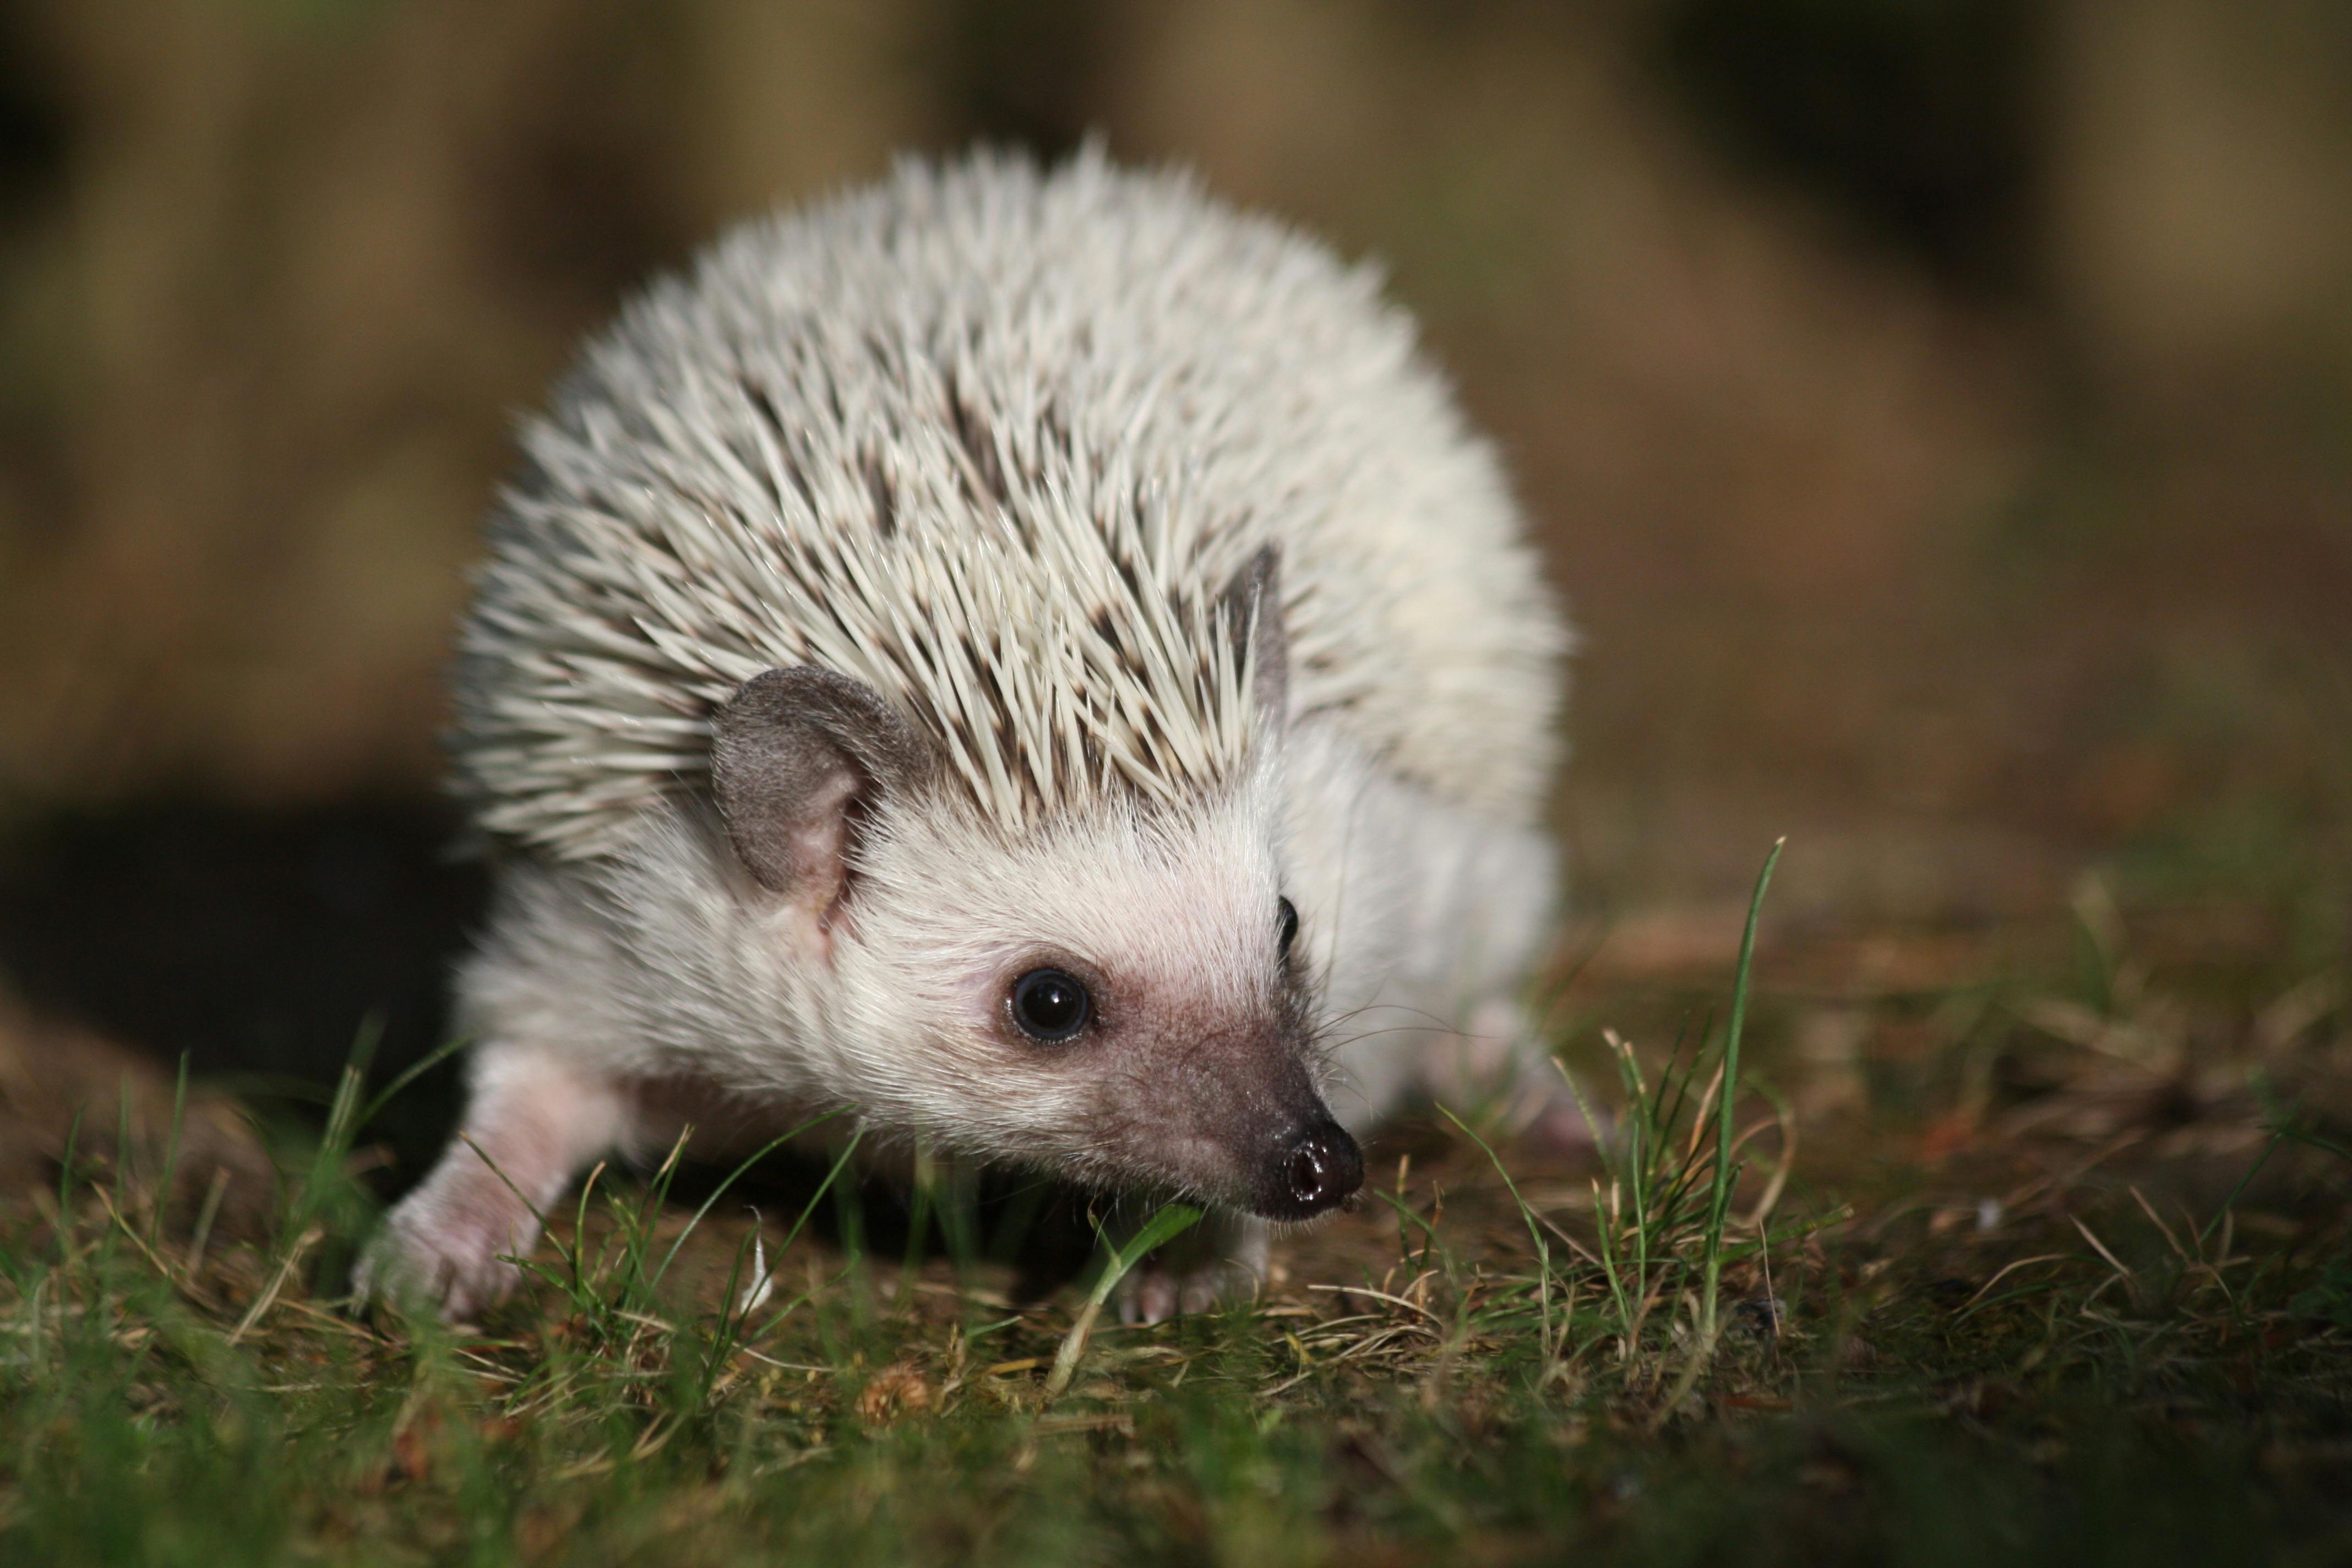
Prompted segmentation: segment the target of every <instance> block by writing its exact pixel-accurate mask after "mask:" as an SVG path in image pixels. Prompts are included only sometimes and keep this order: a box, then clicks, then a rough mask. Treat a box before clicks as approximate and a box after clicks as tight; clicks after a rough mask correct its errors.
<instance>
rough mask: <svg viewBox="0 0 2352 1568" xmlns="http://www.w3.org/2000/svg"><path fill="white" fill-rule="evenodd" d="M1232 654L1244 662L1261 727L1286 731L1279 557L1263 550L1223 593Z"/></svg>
mask: <svg viewBox="0 0 2352 1568" xmlns="http://www.w3.org/2000/svg"><path fill="white" fill-rule="evenodd" d="M1224 599H1225V605H1226V607H1227V611H1228V613H1229V614H1230V615H1231V616H1232V621H1231V625H1232V626H1233V628H1234V648H1235V651H1236V652H1239V653H1241V654H1243V655H1244V656H1246V657H1247V658H1248V659H1249V662H1250V669H1251V682H1250V698H1251V701H1252V703H1253V704H1254V706H1255V708H1256V709H1257V713H1258V720H1259V721H1260V722H1261V723H1271V724H1272V725H1273V726H1274V728H1275V730H1276V732H1277V733H1278V732H1280V731H1286V730H1287V729H1289V728H1290V638H1289V636H1288V635H1287V633H1286V632H1285V630H1284V628H1283V624H1282V552H1280V551H1279V550H1277V549H1276V548H1275V547H1274V546H1273V545H1271V544H1269V545H1266V546H1265V547H1264V548H1262V549H1261V550H1259V551H1258V552H1257V553H1256V554H1255V555H1253V556H1251V557H1250V558H1249V563H1248V564H1247V565H1245V566H1244V567H1243V568H1242V569H1241V570H1240V571H1238V572H1236V573H1234V580H1233V581H1232V582H1231V583H1230V584H1227V585H1226V587H1225V594H1224Z"/></svg>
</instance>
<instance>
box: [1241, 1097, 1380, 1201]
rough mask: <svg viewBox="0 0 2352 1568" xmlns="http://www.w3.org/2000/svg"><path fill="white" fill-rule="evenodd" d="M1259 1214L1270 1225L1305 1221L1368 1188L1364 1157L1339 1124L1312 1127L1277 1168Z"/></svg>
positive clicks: (1290, 1149)
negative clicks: (1289, 1221) (1291, 1220)
mask: <svg viewBox="0 0 2352 1568" xmlns="http://www.w3.org/2000/svg"><path fill="white" fill-rule="evenodd" d="M1272 1176H1273V1179H1272V1180H1271V1181H1270V1182H1268V1183H1267V1184H1266V1189H1265V1193H1264V1194H1263V1196H1262V1200H1261V1206H1260V1207H1259V1209H1258V1212H1259V1213H1260V1214H1262V1215H1265V1217H1266V1218H1268V1219H1306V1218H1307V1217H1309V1216H1310V1215H1318V1214H1321V1213H1322V1212H1323V1211H1324V1210H1325V1209H1328V1208H1330V1207H1332V1206H1333V1205H1336V1204H1338V1203H1339V1202H1340V1201H1341V1200H1343V1199H1344V1198H1346V1197H1347V1196H1348V1195H1349V1194H1350V1193H1353V1192H1354V1191H1355V1190H1356V1189H1357V1188H1358V1187H1360V1186H1362V1185H1363V1184H1364V1154H1363V1151H1362V1150H1360V1149H1359V1148H1357V1147H1356V1141H1355V1140H1354V1139H1353V1138H1350V1137H1349V1136H1348V1130H1347V1129H1346V1128H1344V1127H1342V1126H1340V1125H1339V1123H1338V1122H1336V1121H1326V1122H1323V1123H1321V1124H1320V1125H1318V1126H1315V1127H1310V1128H1308V1129H1307V1131H1305V1132H1302V1133H1300V1134H1299V1135H1298V1136H1297V1138H1296V1139H1294V1140H1292V1142H1291V1143H1290V1146H1289V1147H1288V1148H1286V1149H1285V1150H1284V1151H1283V1152H1282V1155H1281V1158H1280V1159H1278V1160H1277V1161H1276V1163H1275V1168H1274V1171H1273V1173H1272Z"/></svg>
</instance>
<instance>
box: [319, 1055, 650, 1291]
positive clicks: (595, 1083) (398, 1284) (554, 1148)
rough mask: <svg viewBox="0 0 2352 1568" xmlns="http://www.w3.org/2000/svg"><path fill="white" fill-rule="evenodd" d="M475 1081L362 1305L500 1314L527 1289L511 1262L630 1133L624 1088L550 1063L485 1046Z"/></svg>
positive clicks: (391, 1221) (391, 1234)
mask: <svg viewBox="0 0 2352 1568" xmlns="http://www.w3.org/2000/svg"><path fill="white" fill-rule="evenodd" d="M472 1076H473V1080H474V1081H473V1093H472V1096H471V1098H470V1099H469V1100H468V1102H467V1107H466V1119H465V1121H464V1123H463V1124H462V1125H461V1126H460V1127H459V1129H458V1132H457V1138H456V1139H455V1140H454V1141H453V1142H451V1143H450V1145H449V1148H448V1150H447V1151H446V1152H445V1153H443V1155H442V1156H441V1162H440V1163H439V1164H437V1165H436V1166H435V1167H434V1168H433V1173H432V1174H431V1175H429V1176H427V1177H426V1178H425V1183H424V1184H423V1185H422V1186H420V1187H418V1188H417V1189H416V1190H415V1192H413V1193H411V1194H408V1196H407V1197H406V1198H404V1199H403V1200H402V1202H401V1204H400V1205H399V1206H398V1207H397V1208H395V1209H394V1210H393V1212H392V1215H391V1216H390V1217H389V1218H387V1219H386V1220H385V1222H384V1225H383V1230H382V1232H380V1233H379V1234H378V1236H377V1237H376V1238H375V1240H374V1242H373V1243H372V1244H371V1245H370V1247H369V1248H368V1253H367V1256H366V1258H365V1259H364V1260H363V1261H362V1264H361V1266H360V1269H359V1273H358V1275H357V1277H356V1279H354V1281H353V1283H354V1286H355V1288H356V1289H357V1290H358V1292H359V1293H360V1294H361V1295H362V1297H369V1296H378V1295H390V1296H404V1297H409V1298H412V1299H415V1298H421V1299H423V1300H425V1301H428V1302H434V1303H437V1304H438V1306H439V1308H440V1310H441V1315H442V1316H443V1317H445V1318H447V1319H450V1320H453V1321H455V1320H459V1319H464V1318H467V1317H470V1316H472V1315H473V1314H474V1313H476V1312H478V1311H480V1310H482V1309H484V1308H486V1307H488V1306H491V1305H493V1304H495V1303H496V1302H498V1301H499V1300H501V1299H503V1298H504V1297H505V1296H506V1295H507V1293H508V1292H509V1291H510V1290H512V1289H514V1287H515V1284H516V1282H517V1280H518V1279H520V1277H521V1270H520V1268H519V1267H518V1266H517V1265H516V1264H515V1263H513V1262H511V1261H509V1259H510V1258H515V1257H519V1256H520V1255H521V1254H523V1253H525V1252H527V1251H529V1250H530V1246H531V1243H532V1242H534V1241H536V1240H537V1239H538V1237H539V1231H540V1216H541V1215H543V1214H544V1213H545V1212H546V1211H547V1208H548V1205H551V1204H552V1203H553V1202H554V1201H555V1200H556V1199H557V1198H559V1197H561V1196H562V1195H563V1189H564V1188H565V1187H567V1186H569V1185H570V1184H571V1183H572V1176H573V1175H574V1174H575V1173H578V1171H579V1170H580V1169H581V1167H582V1166H583V1165H585V1164H586V1163H588V1162H589V1161H591V1160H593V1159H594V1158H595V1157H596V1156H597V1155H599V1154H601V1153H603V1152H605V1151H606V1150H608V1149H611V1148H613V1147H614V1145H615V1144H617V1143H618V1142H621V1141H622V1139H623V1137H624V1136H625V1133H626V1131H627V1130H628V1123H629V1112H628V1107H627V1104H626V1101H625V1097H624V1095H623V1093H622V1092H621V1090H620V1089H619V1088H618V1087H616V1086H615V1085H614V1084H612V1083H610V1082H609V1081H605V1080H604V1079H599V1078H596V1077H594V1076H593V1075H590V1074H585V1073H583V1072H582V1071H581V1069H580V1068H577V1067H576V1066H573V1065H572V1064H569V1063H566V1062H563V1061H562V1060H560V1059H558V1058H556V1057H554V1056H553V1055H552V1054H551V1053H549V1052H546V1051H543V1050H537V1049H530V1048H525V1047H514V1046H506V1047H499V1046H489V1047H478V1048H477V1050H476V1051H475V1055H474V1061H473V1072H472Z"/></svg>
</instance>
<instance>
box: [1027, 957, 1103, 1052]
mask: <svg viewBox="0 0 2352 1568" xmlns="http://www.w3.org/2000/svg"><path fill="white" fill-rule="evenodd" d="M1094 1011H1095V1005H1094V999H1093V998H1092V997H1090V996H1088V995H1087V988H1086V987H1085V986H1083V985H1081V984H1078V982H1077V981H1076V979H1074V978H1073V977H1071V976H1070V975H1067V974H1065V973H1062V972H1061V971H1060V970H1058V969H1033V970H1031V971H1030V972H1029V973H1026V974H1024V975H1023V976H1022V977H1021V978H1020V979H1018V980H1016V981H1014V982H1013V1022H1014V1023H1015V1024H1018V1025H1019V1026H1021V1032H1022V1033H1023V1034H1024V1035H1026V1036H1028V1037H1030V1038H1031V1039H1033V1040H1034V1041H1036V1042H1037V1043H1038V1044H1039V1045H1041V1046H1058V1045H1060V1044H1061V1043H1062V1042H1063V1041H1064V1040H1067V1039H1070V1038H1073V1037H1076V1034H1077V1033H1078V1031H1079V1030H1081V1029H1083V1028H1085V1027H1086V1026H1087V1019H1089V1018H1091V1017H1093V1016H1094Z"/></svg>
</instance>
